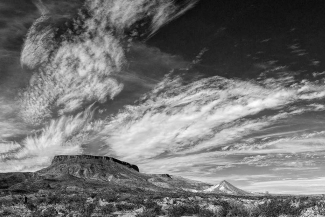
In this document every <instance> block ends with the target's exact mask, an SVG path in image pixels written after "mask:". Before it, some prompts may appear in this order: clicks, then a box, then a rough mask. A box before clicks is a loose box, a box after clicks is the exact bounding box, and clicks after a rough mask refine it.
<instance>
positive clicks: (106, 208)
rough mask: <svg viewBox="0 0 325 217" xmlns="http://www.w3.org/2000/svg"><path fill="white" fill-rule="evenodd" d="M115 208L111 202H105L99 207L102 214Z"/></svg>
mask: <svg viewBox="0 0 325 217" xmlns="http://www.w3.org/2000/svg"><path fill="white" fill-rule="evenodd" d="M115 211H116V208H115V206H114V205H113V204H107V205H106V206H103V207H102V208H101V212H102V214H103V215H107V214H111V213H112V212H115Z"/></svg>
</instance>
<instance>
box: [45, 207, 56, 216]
mask: <svg viewBox="0 0 325 217" xmlns="http://www.w3.org/2000/svg"><path fill="white" fill-rule="evenodd" d="M57 215H58V212H57V211H56V209H55V208H54V207H49V208H47V209H45V210H44V211H43V212H42V214H41V217H55V216H57Z"/></svg>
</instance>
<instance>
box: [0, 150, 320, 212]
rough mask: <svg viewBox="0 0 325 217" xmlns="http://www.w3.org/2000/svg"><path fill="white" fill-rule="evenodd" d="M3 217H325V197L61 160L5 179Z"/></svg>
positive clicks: (102, 160) (96, 160) (104, 160)
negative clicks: (268, 191)
mask: <svg viewBox="0 0 325 217" xmlns="http://www.w3.org/2000/svg"><path fill="white" fill-rule="evenodd" d="M222 190H224V191H222ZM0 216H35V217H38V216H44V217H45V216H47V217H49V216H78V217H79V216H80V217H84V216H147V217H150V216H207V217H210V216H220V217H221V216H242V217H247V216H256V217H258V216H260V217H262V216H265V217H268V216H271V217H273V216H276V217H277V216H283V217H284V216H305V217H309V216H325V198H324V197H323V196H275V195H255V194H252V193H249V192H245V191H242V190H240V189H238V188H236V187H234V186H232V185H231V184H230V183H228V182H225V181H224V182H222V183H220V184H219V185H216V186H211V185H210V184H206V183H202V182H196V181H192V180H188V179H184V178H181V177H175V176H171V175H168V174H160V175H150V174H143V173H140V172H139V168H138V167H137V166H135V165H131V164H129V163H126V162H122V161H119V160H117V159H114V158H109V157H97V156H85V155H83V156H57V157H55V158H54V160H53V162H52V164H51V165H50V166H49V167H47V168H45V169H42V170H40V171H37V172H35V173H6V174H0Z"/></svg>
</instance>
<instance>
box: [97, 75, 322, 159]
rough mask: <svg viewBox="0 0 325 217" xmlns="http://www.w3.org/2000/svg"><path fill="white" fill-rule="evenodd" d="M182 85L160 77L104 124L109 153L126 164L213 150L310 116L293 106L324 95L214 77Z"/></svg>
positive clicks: (306, 87) (312, 88) (314, 88)
mask: <svg viewBox="0 0 325 217" xmlns="http://www.w3.org/2000/svg"><path fill="white" fill-rule="evenodd" d="M182 82H183V81H182V79H181V78H179V77H178V78H176V79H171V78H166V79H165V80H164V81H163V82H161V83H160V84H159V85H158V86H157V87H156V88H155V89H154V90H153V91H152V92H151V93H149V94H148V95H147V96H146V97H144V98H143V99H142V101H141V102H140V103H139V105H137V106H128V107H126V108H125V110H124V111H121V113H119V114H118V115H117V116H116V117H114V118H113V119H112V120H111V121H110V122H109V123H107V125H106V127H105V130H104V131H103V132H102V133H103V135H104V134H105V138H106V139H105V141H106V142H107V145H108V147H109V148H110V150H113V152H114V153H115V154H117V155H118V156H121V157H124V158H126V159H139V158H153V157H156V156H159V155H161V154H167V155H168V154H171V155H172V154H178V153H179V154H185V153H195V152H196V153H197V152H202V151H207V150H210V151H213V149H218V147H219V148H220V147H222V146H225V145H227V144H231V143H232V144H235V143H236V141H238V140H240V139H242V138H243V137H244V136H247V135H249V134H251V133H253V132H255V131H257V130H260V129H262V128H264V127H266V126H270V125H271V124H274V123H276V122H277V121H279V120H282V119H285V118H288V117H292V116H294V115H300V114H303V113H304V112H307V111H314V109H315V108H314V107H308V108H307V107H305V106H304V107H303V108H302V109H301V108H300V107H299V108H295V107H294V106H293V105H295V103H299V102H301V101H310V100H313V99H321V98H323V97H324V93H325V89H324V87H323V86H322V85H315V84H296V86H293V87H279V88H276V89H273V88H268V87H267V86H264V83H262V84H258V83H254V82H247V81H240V80H233V79H225V78H222V77H218V76H216V77H210V78H205V79H201V80H198V81H194V82H190V83H189V84H184V83H182ZM289 105H290V106H289ZM293 108H294V109H293ZM261 112H265V115H263V116H260V115H259V113H261ZM122 138H123V139H122Z"/></svg>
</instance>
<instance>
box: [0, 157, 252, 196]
mask: <svg viewBox="0 0 325 217" xmlns="http://www.w3.org/2000/svg"><path fill="white" fill-rule="evenodd" d="M139 171H140V170H139V168H138V166H136V165H133V164H130V163H127V162H124V161H120V160H118V159H115V158H112V157H106V156H93V155H58V156H55V157H54V159H53V160H52V163H51V165H50V166H48V167H46V168H44V169H41V170H39V171H36V172H25V173H0V191H1V190H10V191H31V190H32V191H38V190H40V189H58V188H59V189H69V188H70V189H71V188H78V189H82V188H92V187H93V186H101V187H103V188H109V189H111V190H112V189H115V190H116V189H120V188H130V189H143V190H153V191H189V192H202V193H217V194H229V195H240V196H245V195H253V194H252V193H249V192H246V191H244V190H241V189H239V188H237V187H235V186H233V185H232V184H230V183H229V182H227V181H222V182H221V183H220V184H218V185H215V186H212V185H211V184H208V183H204V182H199V181H195V180H190V179H186V178H183V177H179V176H174V175H169V174H145V173H140V172H139ZM117 191H118V190H117Z"/></svg>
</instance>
